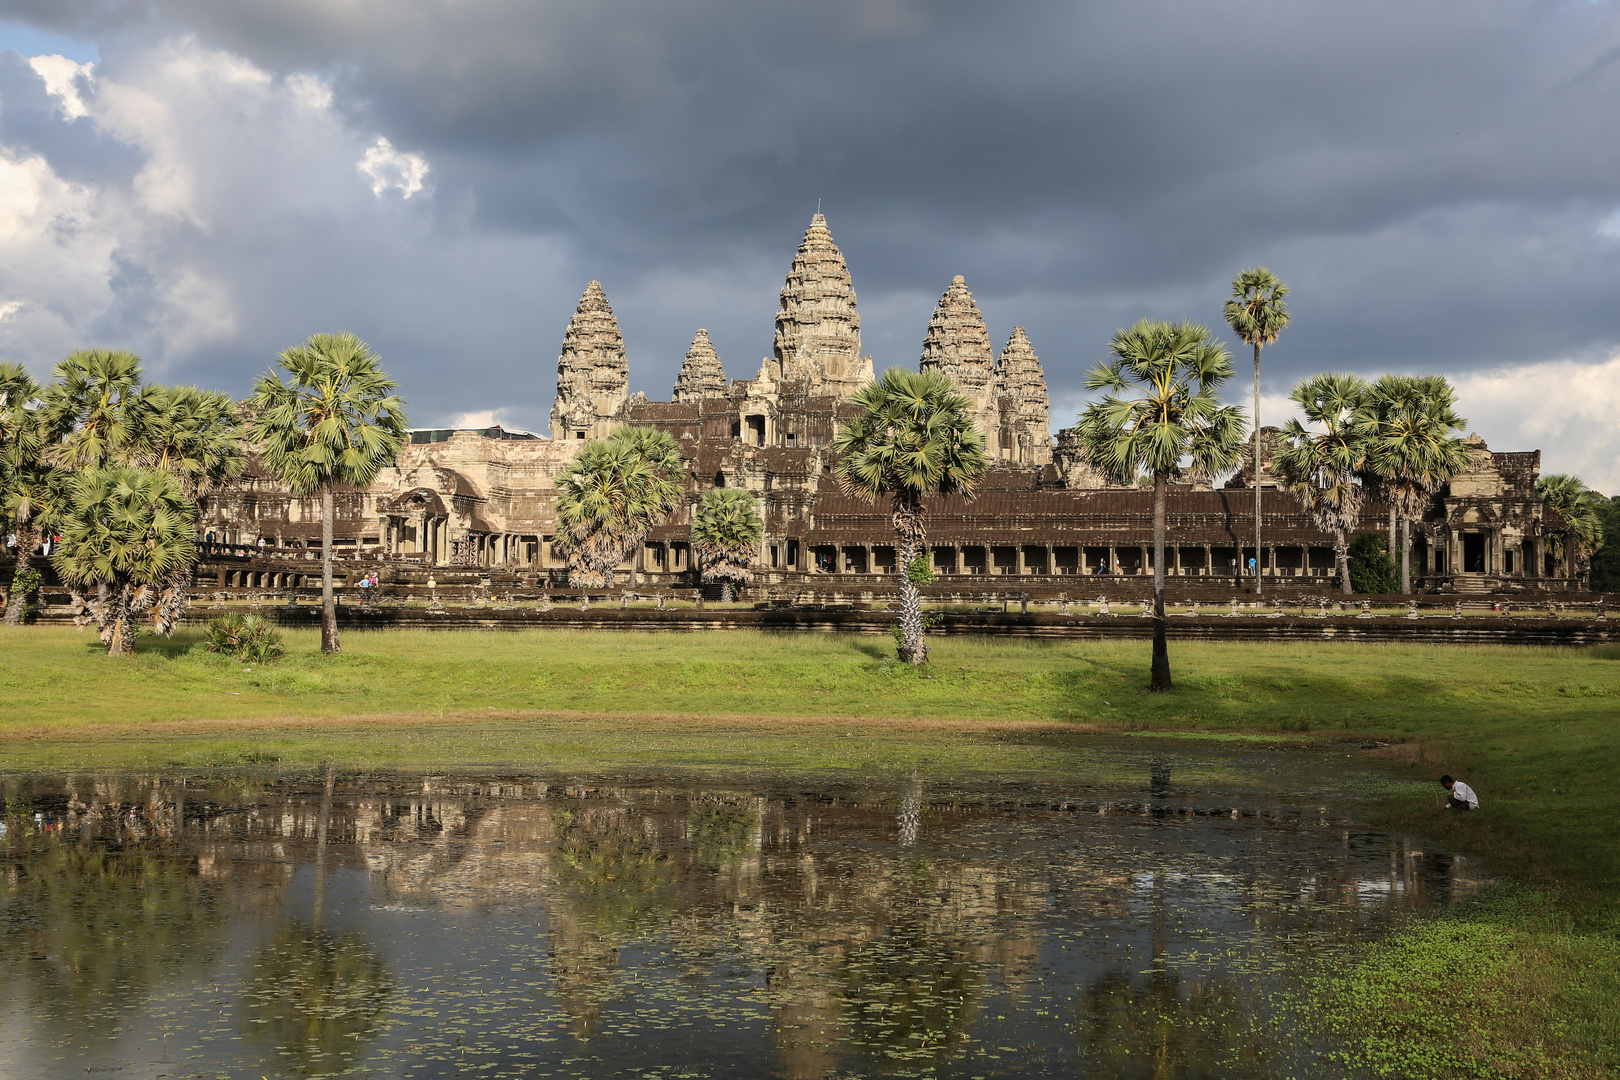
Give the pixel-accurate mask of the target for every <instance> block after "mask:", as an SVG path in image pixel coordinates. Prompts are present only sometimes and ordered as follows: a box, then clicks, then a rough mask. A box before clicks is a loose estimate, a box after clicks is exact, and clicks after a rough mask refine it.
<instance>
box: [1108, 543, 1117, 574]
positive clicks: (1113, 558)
mask: <svg viewBox="0 0 1620 1080" xmlns="http://www.w3.org/2000/svg"><path fill="white" fill-rule="evenodd" d="M1117 562H1119V556H1118V555H1116V554H1115V552H1114V545H1113V544H1109V545H1108V572H1109V573H1110V574H1112V573H1114V572H1115V571H1114V564H1115V563H1117Z"/></svg>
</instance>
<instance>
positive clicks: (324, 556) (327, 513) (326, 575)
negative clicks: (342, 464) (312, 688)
mask: <svg viewBox="0 0 1620 1080" xmlns="http://www.w3.org/2000/svg"><path fill="white" fill-rule="evenodd" d="M332 501H333V500H332V485H331V483H327V484H326V485H324V486H323V487H322V488H321V652H323V653H336V652H342V651H343V647H342V646H341V645H339V644H338V629H337V601H336V599H335V598H334V597H333V595H332V514H333V510H332Z"/></svg>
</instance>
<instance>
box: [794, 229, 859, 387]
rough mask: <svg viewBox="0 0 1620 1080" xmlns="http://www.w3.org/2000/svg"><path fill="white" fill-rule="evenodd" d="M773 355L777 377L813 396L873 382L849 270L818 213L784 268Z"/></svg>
mask: <svg viewBox="0 0 1620 1080" xmlns="http://www.w3.org/2000/svg"><path fill="white" fill-rule="evenodd" d="M773 351H774V352H775V355H776V364H777V367H778V369H779V372H780V377H781V378H782V379H803V380H806V381H807V382H808V383H809V384H810V390H811V392H812V393H822V394H833V395H836V396H838V397H849V396H851V395H852V394H854V393H855V391H856V390H859V389H860V388H861V387H862V386H865V385H866V384H867V383H869V382H871V381H872V358H871V357H870V356H866V357H863V356H861V317H860V315H859V314H858V313H857V312H856V311H855V289H854V287H853V286H852V285H851V283H850V279H849V267H848V266H847V265H845V263H844V254H843V252H841V251H839V250H838V245H837V244H835V243H833V238H832V233H831V232H829V231H828V230H827V219H826V218H825V217H823V216H822V215H820V214H817V215H816V216H815V217H813V218H811V219H810V227H809V228H808V229H806V230H805V231H804V240H803V241H802V242H801V243H800V244H799V251H798V254H797V255H795V256H794V257H793V264H792V266H790V267H789V268H788V274H787V281H786V283H785V284H783V286H782V302H781V306H780V307H779V308H778V309H777V312H776V339H775V343H774V349H773Z"/></svg>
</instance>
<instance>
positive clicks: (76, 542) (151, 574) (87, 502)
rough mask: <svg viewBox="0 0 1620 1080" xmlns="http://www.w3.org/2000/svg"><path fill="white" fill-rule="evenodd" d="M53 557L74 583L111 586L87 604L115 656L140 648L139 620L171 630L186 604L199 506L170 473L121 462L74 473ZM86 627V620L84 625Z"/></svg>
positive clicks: (63, 575) (164, 631) (160, 629)
mask: <svg viewBox="0 0 1620 1080" xmlns="http://www.w3.org/2000/svg"><path fill="white" fill-rule="evenodd" d="M61 528H62V544H61V546H60V547H58V548H57V550H56V553H55V555H54V556H52V562H53V564H54V565H55V567H56V572H57V573H58V574H59V575H60V576H61V578H62V580H63V581H64V582H65V583H67V584H68V585H70V586H73V587H75V588H78V589H82V588H84V587H86V586H88V585H98V584H104V585H106V586H107V592H106V597H105V598H104V599H101V598H98V599H97V600H95V601H92V602H90V604H89V605H88V607H89V612H90V615H92V616H93V617H94V618H95V620H96V622H97V624H98V625H99V626H100V628H101V639H102V641H104V642H106V644H107V655H108V656H129V655H131V654H132V653H134V651H135V633H136V619H137V618H138V617H139V616H140V615H142V614H144V613H146V612H149V611H150V612H152V613H153V623H154V628H155V629H157V630H158V632H160V633H162V634H165V635H167V634H168V633H170V632H171V631H172V630H173V629H174V623H175V620H176V619H177V618H178V617H179V614H180V612H181V611H183V610H184V608H185V576H186V573H187V571H189V569H190V567H191V565H192V563H193V562H194V561H195V560H196V557H197V511H196V507H194V506H193V505H192V503H191V500H189V499H187V498H186V496H185V492H183V491H182V490H181V489H180V482H179V481H178V480H176V479H175V478H174V476H173V475H171V474H170V473H166V472H162V471H160V470H157V469H140V468H134V467H130V466H120V467H114V468H110V469H100V468H90V469H84V470H81V471H79V472H78V473H75V474H74V477H73V481H72V484H71V486H70V489H69V497H68V503H67V506H66V507H65V508H64V510H63V511H62V524H61ZM81 625H82V623H81Z"/></svg>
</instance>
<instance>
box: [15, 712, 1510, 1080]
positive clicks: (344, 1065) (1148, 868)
mask: <svg viewBox="0 0 1620 1080" xmlns="http://www.w3.org/2000/svg"><path fill="white" fill-rule="evenodd" d="M1051 760H1052V768H1051V769H1050V770H1048V771H1043V772H1041V773H1039V774H1036V775H1029V776H993V775H992V776H986V775H971V774H968V775H960V774H958V775H933V774H930V773H928V772H919V773H917V774H914V775H906V776H881V775H879V776H866V777H860V776H855V777H852V776H849V775H844V774H837V775H834V774H794V773H791V772H782V773H771V774H758V775H749V774H727V773H726V771H725V770H724V769H716V770H711V771H706V772H699V771H694V772H689V773H684V774H679V775H675V774H671V775H653V774H630V773H621V774H613V775H607V774H604V775H599V776H589V775H578V774H569V775H554V774H548V773H547V772H546V771H545V770H544V769H525V770H519V769H515V768H505V769H484V770H477V771H462V772H457V773H447V774H438V773H431V774H430V773H423V772H412V773H388V774H379V773H374V772H373V773H362V772H357V771H354V770H345V769H344V768H343V767H342V766H341V765H338V766H334V767H329V768H327V769H325V770H319V769H317V770H315V771H307V770H306V771H295V770H282V769H278V768H276V767H274V766H241V767H235V768H220V769H217V770H212V771H208V772H197V771H193V772H191V773H189V774H186V775H180V774H178V773H176V774H172V775H166V774H147V773H140V774H136V773H106V772H87V773H83V774H73V775H53V776H42V775H16V774H12V775H8V776H4V777H3V778H0V782H3V785H4V788H5V793H6V797H7V811H8V815H7V818H6V832H5V836H4V837H3V840H0V844H3V850H4V852H5V877H4V885H3V887H0V920H3V922H0V925H3V933H4V945H5V948H4V951H3V959H0V965H3V967H0V979H3V980H4V985H5V986H6V987H7V994H6V1007H5V1009H4V1010H3V1013H0V1075H3V1076H5V1077H8V1078H10V1080H30V1078H36V1077H38V1078H55V1077H63V1076H70V1075H77V1076H83V1075H87V1074H104V1073H105V1074H112V1075H117V1076H120V1077H153V1078H156V1077H182V1076H184V1077H232V1078H235V1077H255V1078H256V1077H312V1076H336V1075H346V1076H358V1077H440V1076H452V1075H466V1076H482V1077H507V1076H522V1077H575V1076H579V1077H638V1078H649V1077H659V1078H663V1077H671V1078H675V1077H682V1078H698V1077H704V1078H707V1077H738V1078H743V1077H750V1078H752V1077H766V1076H776V1077H794V1078H800V1077H803V1078H813V1077H829V1076H836V1077H847V1076H902V1077H903V1076H938V1077H961V1078H964V1080H968V1078H974V1077H985V1078H988V1077H1044V1076H1075V1075H1082V1076H1099V1077H1158V1076H1189V1077H1192V1076H1196V1077H1252V1076H1272V1075H1274V1076H1286V1075H1311V1074H1313V1072H1315V1071H1316V1069H1315V1068H1314V1067H1313V1062H1318V1061H1319V1060H1320V1055H1321V1054H1322V1053H1324V1052H1325V1051H1327V1050H1330V1049H1331V1047H1330V1046H1328V1045H1327V1044H1326V1043H1325V1042H1324V1041H1323V1039H1322V1038H1321V1037H1320V1036H1318V1035H1314V1034H1312V1033H1310V1032H1307V1031H1304V1030H1301V1029H1300V1028H1298V1027H1297V1025H1295V1024H1294V1022H1293V1021H1292V1020H1291V1019H1290V1013H1289V1010H1288V1009H1287V1007H1286V1005H1285V1001H1286V997H1287V992H1288V991H1289V990H1290V989H1293V988H1297V987H1298V986H1299V985H1300V981H1301V979H1303V978H1304V977H1305V975H1306V973H1307V972H1308V970H1310V968H1311V966H1312V965H1314V964H1321V963H1324V962H1325V963H1332V962H1333V959H1334V958H1335V957H1336V956H1339V955H1342V954H1343V953H1344V952H1345V951H1346V950H1348V949H1349V948H1351V947H1352V946H1354V945H1355V944H1356V943H1358V942H1361V941H1364V940H1366V939H1367V938H1368V937H1369V936H1372V935H1377V934H1380V933H1382V932H1384V931H1386V930H1387V928H1388V927H1390V926H1391V925H1392V924H1393V923H1394V922H1396V921H1397V920H1399V919H1401V918H1404V917H1407V915H1408V914H1409V913H1414V912H1419V911H1421V910H1423V909H1429V908H1434V907H1437V906H1443V905H1447V904H1450V903H1453V902H1455V901H1457V900H1459V899H1462V898H1464V897H1466V896H1468V895H1471V894H1472V893H1473V892H1475V891H1476V890H1477V889H1478V888H1479V887H1480V884H1481V882H1480V880H1479V879H1478V878H1477V876H1476V875H1475V874H1473V873H1472V872H1471V871H1470V868H1469V867H1468V865H1467V864H1466V863H1465V861H1464V860H1463V859H1461V858H1457V857H1453V856H1450V855H1447V854H1445V853H1443V852H1440V851H1437V850H1435V849H1434V848H1433V847H1432V846H1427V847H1426V846H1425V845H1424V844H1422V843H1419V842H1417V841H1414V840H1412V839H1410V838H1403V837H1398V836H1389V835H1385V834H1381V833H1378V832H1376V831H1373V830H1369V829H1367V828H1365V827H1363V826H1359V825H1358V824H1357V823H1356V808H1357V805H1358V803H1359V802H1360V801H1361V800H1363V799H1365V798H1366V797H1368V796H1369V795H1370V794H1374V793H1377V792H1379V791H1380V790H1387V787H1388V783H1389V782H1387V781H1383V780H1380V779H1379V778H1378V777H1377V776H1376V775H1374V774H1372V773H1369V772H1366V771H1365V770H1364V769H1362V768H1360V767H1359V766H1357V765H1356V764H1355V763H1354V762H1351V761H1347V760H1345V758H1344V757H1343V756H1342V755H1340V754H1337V753H1333V754H1329V753H1325V752H1317V753H1311V754H1300V753H1288V752H1282V751H1277V750H1269V749H1257V748H1252V747H1244V746H1240V745H1239V746H1223V745H1215V744H1211V745H1204V744H1188V743H1175V742H1170V741H1167V740H1159V739H1146V738H1142V739H1113V740H1105V739H1069V740H1057V741H1054V743H1053V746H1052V758H1051Z"/></svg>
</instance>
